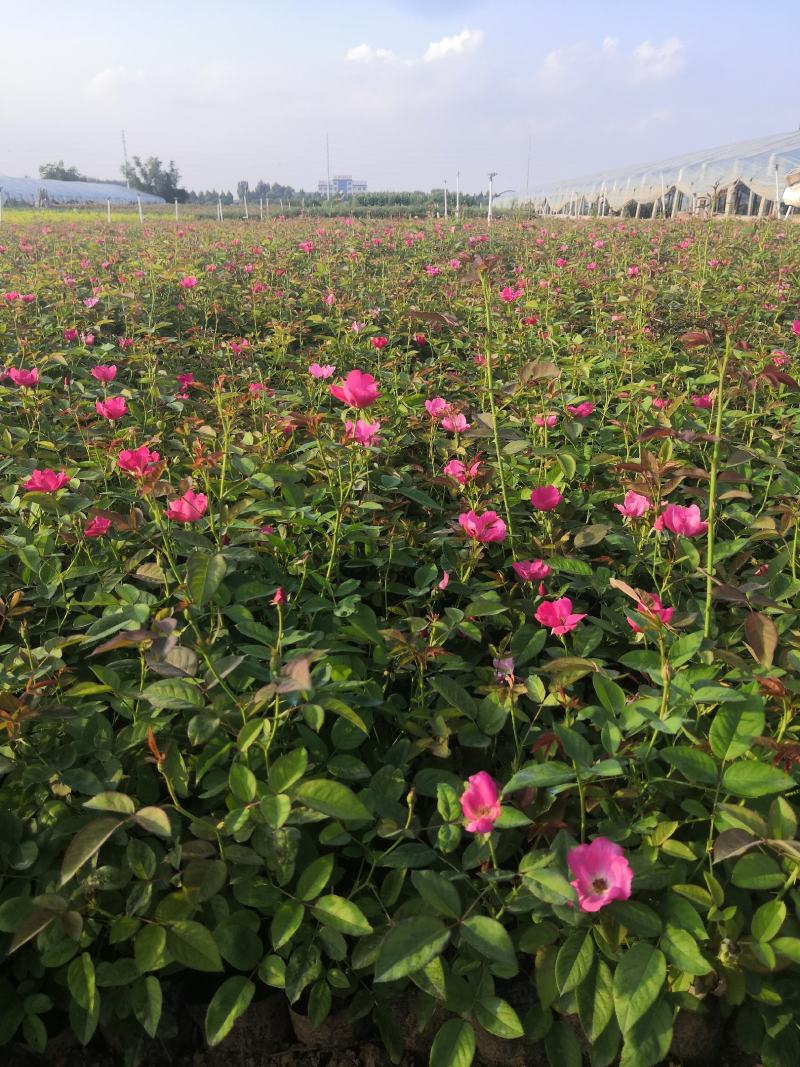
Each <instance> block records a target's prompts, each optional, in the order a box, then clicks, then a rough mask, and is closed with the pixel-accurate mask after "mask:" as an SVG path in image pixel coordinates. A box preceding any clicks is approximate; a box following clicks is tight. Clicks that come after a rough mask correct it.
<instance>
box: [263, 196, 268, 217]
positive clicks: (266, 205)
mask: <svg viewBox="0 0 800 1067" xmlns="http://www.w3.org/2000/svg"><path fill="white" fill-rule="evenodd" d="M264 207H265V208H266V209H267V217H269V193H267V195H266V196H265V197H264Z"/></svg>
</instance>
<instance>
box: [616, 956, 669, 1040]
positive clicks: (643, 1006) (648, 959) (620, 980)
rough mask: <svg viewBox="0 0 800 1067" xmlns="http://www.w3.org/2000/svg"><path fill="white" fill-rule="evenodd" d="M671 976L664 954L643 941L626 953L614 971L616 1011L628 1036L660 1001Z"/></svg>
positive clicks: (618, 1019) (623, 1030)
mask: <svg viewBox="0 0 800 1067" xmlns="http://www.w3.org/2000/svg"><path fill="white" fill-rule="evenodd" d="M666 977H667V963H666V960H665V959H664V954H663V953H662V952H659V950H658V949H657V948H653V946H652V945H648V944H646V943H645V942H644V941H640V942H638V943H637V944H635V945H632V946H631V948H629V949H628V951H627V952H626V953H625V954H624V956H623V957H622V959H621V960H620V962H619V963H618V964H617V969H616V971H615V972H614V1010H615V1012H616V1015H617V1021H618V1022H619V1026H620V1029H621V1030H622V1033H623V1034H626V1033H627V1032H628V1031H629V1030H630V1029H631V1027H632V1026H633V1025H634V1023H635V1022H636V1021H637V1019H641V1017H642V1016H643V1015H644V1014H645V1012H646V1011H648V1009H649V1008H651V1007H652V1005H653V1004H655V1002H656V1000H657V999H658V997H659V995H660V993H661V989H662V987H663V985H664V980H665V979H666Z"/></svg>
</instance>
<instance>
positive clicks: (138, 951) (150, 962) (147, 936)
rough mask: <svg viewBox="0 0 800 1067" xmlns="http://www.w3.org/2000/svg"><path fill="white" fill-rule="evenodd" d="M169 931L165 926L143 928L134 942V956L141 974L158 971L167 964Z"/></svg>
mask: <svg viewBox="0 0 800 1067" xmlns="http://www.w3.org/2000/svg"><path fill="white" fill-rule="evenodd" d="M166 947H167V931H166V930H165V929H164V927H163V926H154V925H150V926H143V927H142V929H141V930H140V931H139V933H138V934H137V935H136V938H135V940H134V942H133V955H134V958H135V960H136V966H137V967H138V968H139V970H140V972H142V973H144V972H146V971H157V970H158V969H159V968H160V967H163V966H164V965H165V964H166V963H167V956H166V955H165V952H166Z"/></svg>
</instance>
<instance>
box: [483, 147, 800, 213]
mask: <svg viewBox="0 0 800 1067" xmlns="http://www.w3.org/2000/svg"><path fill="white" fill-rule="evenodd" d="M799 170H800V131H796V132H794V133H785V134H780V135H778V136H774V137H761V138H757V139H756V140H753V141H742V142H739V143H737V144H733V145H725V146H723V147H721V148H708V149H705V150H704V151H702V152H691V153H688V154H686V155H683V156H675V157H672V158H670V159H662V160H658V161H656V162H654V163H647V164H644V165H640V166H635V167H626V168H622V169H620V170H611V171H603V172H599V173H597V174H590V175H589V176H588V177H583V178H571V179H567V180H563V181H557V182H550V183H548V184H546V185H541V186H538V187H535V188H531V189H529V190H527V191H525V192H522V193H513V194H507V195H506V196H504V197H501V198H500V200H499V201H498V206H500V207H504V206H512V205H514V204H527V205H530V206H533V207H534V208H535V209H536V210H538V211H541V212H542V213H544V214H564V215H568V214H573V215H588V214H593V215H609V214H612V213H614V212H622V211H625V210H627V211H628V212H629V213H633V214H636V215H637V216H638V215H640V214H641V213H642V212H646V213H647V214H653V215H655V214H665V215H677V213H678V212H679V211H696V210H699V209H704V210H710V211H713V212H720V213H724V214H726V215H760V216H764V215H768V214H772V213H776V214H777V213H779V212H780V210H781V207H780V205H781V203H783V204H789V205H792V206H796V207H800V182H798V181H797V179H800V173H797V172H798V171H799ZM790 179H794V180H795V182H794V184H793V183H792V182H791V181H790ZM795 185H796V186H797V188H796V189H795ZM787 197H790V198H789V199H787Z"/></svg>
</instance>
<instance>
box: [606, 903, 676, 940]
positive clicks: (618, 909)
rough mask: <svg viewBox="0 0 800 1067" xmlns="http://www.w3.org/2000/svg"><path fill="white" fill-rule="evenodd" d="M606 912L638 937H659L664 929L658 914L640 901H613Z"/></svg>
mask: <svg viewBox="0 0 800 1067" xmlns="http://www.w3.org/2000/svg"><path fill="white" fill-rule="evenodd" d="M604 910H605V913H606V914H607V915H610V916H611V918H612V919H616V920H617V922H618V923H620V924H621V925H622V926H624V927H625V928H626V929H627V930H630V932H631V933H632V934H636V936H637V937H658V936H659V935H660V933H661V931H662V929H663V924H662V922H661V919H660V918H659V916H658V915H657V914H656V912H654V911H653V909H652V908H648V906H647V905H646V904H641V903H640V902H639V901H638V900H612V902H611V903H610V904H607V905H606V907H605V909H604Z"/></svg>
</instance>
